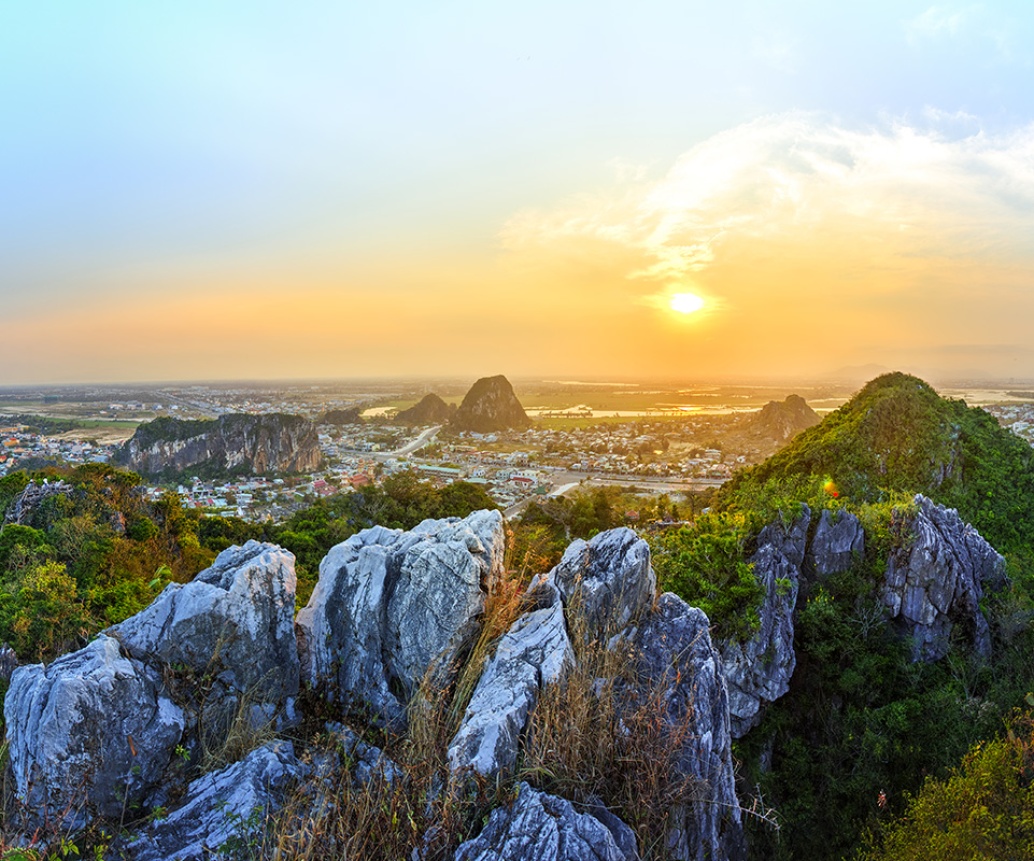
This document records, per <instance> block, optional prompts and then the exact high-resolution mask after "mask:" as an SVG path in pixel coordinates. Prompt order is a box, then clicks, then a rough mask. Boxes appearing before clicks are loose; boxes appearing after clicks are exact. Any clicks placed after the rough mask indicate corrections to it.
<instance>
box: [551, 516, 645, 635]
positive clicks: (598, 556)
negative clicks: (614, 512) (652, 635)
mask: <svg viewBox="0 0 1034 861" xmlns="http://www.w3.org/2000/svg"><path fill="white" fill-rule="evenodd" d="M545 579H547V580H549V581H550V582H552V583H554V584H555V585H556V587H557V588H558V589H559V590H560V594H561V595H562V596H563V601H564V606H565V607H567V608H568V610H569V611H571V610H572V609H573V610H574V611H575V612H576V614H577V617H578V618H579V620H580V623H581V624H582V625H583V628H584V632H585V634H586V635H589V636H592V637H593V638H597V637H598V638H601V639H603V640H607V639H609V638H611V637H612V636H614V635H615V634H618V633H619V632H621V631H623V630H624V629H625V628H627V627H628V626H629V625H631V624H633V623H634V621H635V620H636V619H637V618H638V617H639V616H641V615H642V614H643V613H645V612H647V611H648V610H649V609H650V606H651V605H652V604H653V599H654V596H655V595H656V592H657V577H656V575H655V574H654V572H653V568H652V567H651V565H650V548H649V545H647V543H646V542H645V541H643V539H641V538H640V537H639V536H638V535H636V534H635V533H634V532H633V531H632V530H631V529H627V528H625V527H621V528H618V529H609V530H607V531H606V532H601V533H599V534H598V535H595V536H593V537H592V538H591V539H589V541H583V540H582V539H578V540H576V541H574V542H572V543H571V545H570V546H569V547H568V548H567V550H565V551H564V555H563V557H562V558H561V560H560V562H559V563H558V564H557V566H556V567H555V568H554V569H553V570H552V571H551V572H550V573H549V575H548V576H547V578H545Z"/></svg>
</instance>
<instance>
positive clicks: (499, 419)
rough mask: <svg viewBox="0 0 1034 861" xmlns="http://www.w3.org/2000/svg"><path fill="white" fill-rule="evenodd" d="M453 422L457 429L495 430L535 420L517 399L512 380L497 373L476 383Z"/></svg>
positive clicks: (522, 425) (519, 426)
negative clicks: (530, 417)
mask: <svg viewBox="0 0 1034 861" xmlns="http://www.w3.org/2000/svg"><path fill="white" fill-rule="evenodd" d="M451 423H452V426H453V427H454V428H455V429H456V430H467V431H475V432H477V433H491V432H492V431H501V430H509V429H510V428H526V427H528V425H530V424H531V419H529V418H528V414H527V413H526V412H524V407H522V406H521V402H520V401H519V400H517V395H515V394H514V392H513V386H511V385H510V381H509V380H508V379H506V377H504V376H502V375H501V374H500V375H499V376H497V377H482V378H481V379H480V380H478V381H477V382H476V383H474V385H473V386H471V387H470V391H468V392H467V394H466V396H465V397H464V398H463V403H461V404H460V406H459V409H457V410H456V413H455V415H453V417H452V421H451Z"/></svg>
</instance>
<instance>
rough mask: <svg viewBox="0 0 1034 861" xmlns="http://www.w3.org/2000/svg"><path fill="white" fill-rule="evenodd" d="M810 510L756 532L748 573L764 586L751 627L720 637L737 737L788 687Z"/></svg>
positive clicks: (751, 725) (732, 724) (754, 724)
mask: <svg viewBox="0 0 1034 861" xmlns="http://www.w3.org/2000/svg"><path fill="white" fill-rule="evenodd" d="M810 519H811V512H810V510H809V509H808V507H807V506H804V510H803V512H802V514H801V516H800V517H798V518H797V519H796V520H794V521H793V522H792V523H791V524H790V525H789V526H785V525H784V524H783V523H782V522H781V521H778V520H777V521H776V522H775V523H771V524H769V525H768V526H766V527H765V528H764V529H762V530H761V532H760V534H759V535H758V549H757V551H756V552H755V554H754V556H753V557H752V559H751V562H752V563H753V565H754V576H755V577H756V578H757V579H758V582H759V583H761V585H762V586H763V587H764V589H765V595H764V598H763V599H762V602H761V606H760V608H759V610H758V617H759V625H758V630H757V632H756V633H755V634H754V635H753V636H752V637H751V638H750V639H749V640H747V641H746V642H740V641H739V640H735V639H728V640H724V641H722V642H720V643H719V644H718V648H719V650H720V652H721V655H722V667H723V670H724V673H725V679H726V682H727V683H728V686H729V713H730V718H731V722H732V723H731V730H732V737H733V738H741V737H742V736H743V735H745V734H746V733H747V732H748V731H749V730H750V729H752V728H753V727H754V726H756V725H757V723H758V722H759V721H760V719H761V710H762V708H763V707H764V706H765V704H767V703H770V702H773V701H774V700H777V699H778V698H779V697H781V696H783V694H785V693H786V692H787V691H788V690H789V689H790V677H791V676H792V675H793V671H794V668H795V667H796V666H797V657H796V653H795V652H794V647H793V637H794V624H793V614H794V609H795V608H796V606H797V593H798V591H799V589H800V577H801V562H802V561H803V559H804V556H805V546H806V542H807V538H808V524H809V521H810Z"/></svg>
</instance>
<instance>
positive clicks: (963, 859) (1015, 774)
mask: <svg viewBox="0 0 1034 861" xmlns="http://www.w3.org/2000/svg"><path fill="white" fill-rule="evenodd" d="M868 844H869V845H868V846H867V847H866V849H865V850H863V851H862V852H861V853H859V855H858V856H857V858H858V861H926V859H928V858H937V859H941V861H998V859H1004V858H1008V859H1017V861H1020V859H1028V861H1029V859H1031V858H1034V721H1032V720H1031V717H1030V716H1029V715H1028V716H1026V717H1020V718H1017V719H1016V720H1015V721H1013V723H1012V725H1011V727H1010V729H1009V732H1008V733H1007V735H1006V737H1005V738H999V739H995V740H993V741H990V742H983V743H980V744H977V745H975V746H974V747H973V749H972V750H970V752H969V753H968V754H967V755H966V757H965V759H964V760H963V761H962V764H961V765H960V766H959V767H958V768H957V769H954V770H953V771H952V772H951V773H950V774H949V775H948V777H946V778H944V779H940V780H939V779H935V778H932V777H931V778H928V779H927V781H926V783H925V784H924V785H923V788H922V790H921V791H920V792H919V793H918V795H916V796H915V797H913V798H910V799H909V801H908V809H907V811H906V813H905V815H904V816H903V817H902V818H901V819H899V820H895V821H893V822H891V823H890V824H887V825H884V827H883V828H882V831H880V832H877V833H875V834H872V835H870V837H869V840H868Z"/></svg>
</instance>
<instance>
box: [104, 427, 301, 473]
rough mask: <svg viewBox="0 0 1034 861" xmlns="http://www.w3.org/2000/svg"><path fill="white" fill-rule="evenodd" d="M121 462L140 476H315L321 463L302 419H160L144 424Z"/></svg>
mask: <svg viewBox="0 0 1034 861" xmlns="http://www.w3.org/2000/svg"><path fill="white" fill-rule="evenodd" d="M117 459H118V461H119V462H120V463H122V464H124V465H125V466H127V467H129V468H130V469H132V470H134V471H135V472H139V473H141V474H142V475H160V474H166V475H171V474H177V473H181V472H183V471H185V470H191V469H192V470H196V471H200V472H204V473H209V474H221V473H246V474H256V475H264V474H269V473H281V472H284V473H290V472H311V471H312V470H314V469H317V468H318V467H319V464H320V449H319V439H318V436H317V434H316V426H315V425H314V424H313V423H312V422H310V421H309V420H308V419H304V418H302V417H301V416H291V415H284V414H280V413H276V414H271V415H255V416H253V415H230V416H221V417H220V418H219V419H217V420H215V421H180V420H178V419H165V418H162V419H156V420H155V421H153V422H149V423H147V424H144V425H141V426H140V427H138V428H137V430H136V433H135V434H133V436H132V438H131V439H130V440H129V441H128V442H126V444H125V445H124V446H123V447H122V449H121V450H120V451H119V454H118V458H117Z"/></svg>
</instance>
